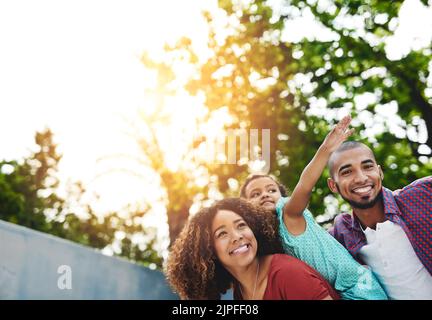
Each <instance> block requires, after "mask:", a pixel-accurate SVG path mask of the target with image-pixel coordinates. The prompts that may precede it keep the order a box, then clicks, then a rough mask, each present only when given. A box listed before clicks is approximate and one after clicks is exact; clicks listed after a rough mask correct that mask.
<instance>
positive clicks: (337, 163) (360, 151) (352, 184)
mask: <svg viewBox="0 0 432 320" xmlns="http://www.w3.org/2000/svg"><path fill="white" fill-rule="evenodd" d="M332 159H333V164H332V171H333V178H329V179H328V181H327V182H328V186H329V188H330V190H331V191H332V192H334V193H339V194H340V195H341V196H342V198H343V199H344V200H345V201H347V202H349V203H350V204H351V206H352V207H353V208H357V209H368V208H371V207H373V206H374V205H375V204H376V203H377V202H378V200H379V199H381V196H382V194H381V189H382V179H383V173H382V170H381V167H380V166H378V165H377V164H376V161H375V157H374V156H373V154H372V151H371V150H369V149H368V148H366V147H357V148H354V149H350V150H345V151H342V152H340V153H337V154H335V155H333V156H332Z"/></svg>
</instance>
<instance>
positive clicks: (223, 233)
mask: <svg viewBox="0 0 432 320" xmlns="http://www.w3.org/2000/svg"><path fill="white" fill-rule="evenodd" d="M225 235H226V232H225V231H222V232H219V233H218V235H217V236H216V238H218V239H219V238H221V237H223V236H225Z"/></svg>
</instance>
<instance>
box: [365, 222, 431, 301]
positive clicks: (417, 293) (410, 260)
mask: <svg viewBox="0 0 432 320" xmlns="http://www.w3.org/2000/svg"><path fill="white" fill-rule="evenodd" d="M363 232H364V234H365V235H366V240H367V244H366V245H364V246H363V247H362V248H361V250H360V257H361V258H362V259H363V261H364V262H365V263H366V264H367V265H368V266H370V267H371V268H372V271H373V272H374V273H375V275H376V276H377V278H378V279H379V281H380V282H381V284H382V285H383V287H384V289H385V290H386V292H387V295H388V297H389V299H397V300H426V299H427V300H429V299H432V276H431V275H430V274H429V272H428V271H427V270H426V268H425V267H424V266H423V264H422V263H421V261H420V260H419V258H418V257H417V255H416V253H415V251H414V249H413V247H412V246H411V243H410V241H409V239H408V237H407V235H406V234H405V232H404V231H403V229H402V227H401V226H399V225H398V224H396V223H393V222H391V221H389V220H387V221H385V222H383V223H377V226H376V230H373V229H370V228H366V230H363Z"/></svg>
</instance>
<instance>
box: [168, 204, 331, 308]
mask: <svg viewBox="0 0 432 320" xmlns="http://www.w3.org/2000/svg"><path fill="white" fill-rule="evenodd" d="M276 223H277V221H276V218H275V216H274V215H273V214H272V213H270V212H268V211H267V210H263V209H261V208H259V207H257V206H254V205H252V204H250V203H248V202H247V201H246V200H242V199H239V198H236V199H225V200H222V201H219V202H217V203H216V204H214V205H213V206H211V207H210V208H205V209H202V210H201V211H200V212H198V213H197V214H196V215H195V216H193V217H192V218H191V219H190V221H189V222H188V224H187V225H186V227H185V228H184V229H183V231H182V233H181V234H180V236H179V238H177V240H176V241H175V242H174V244H173V246H172V248H171V252H170V255H169V258H168V262H167V266H166V275H167V278H168V281H169V283H170V284H171V286H172V287H173V288H174V290H175V291H176V292H177V293H178V294H179V295H180V297H181V298H182V299H220V295H221V293H224V292H225V291H226V290H227V289H228V288H229V287H230V285H231V284H234V298H235V299H242V300H250V299H252V300H261V299H265V300H292V299H301V300H333V299H338V298H339V297H338V295H337V293H336V291H335V290H334V289H333V288H332V287H331V286H330V285H329V284H328V283H327V282H326V281H325V280H324V279H323V278H322V276H321V275H320V274H319V273H318V272H316V271H315V270H313V269H312V268H311V267H310V266H308V265H307V264H305V263H304V262H302V261H300V260H298V259H296V258H294V257H291V256H288V255H286V254H282V253H283V249H282V246H281V243H280V240H279V237H278V233H277V229H275V228H274V226H275V225H276Z"/></svg>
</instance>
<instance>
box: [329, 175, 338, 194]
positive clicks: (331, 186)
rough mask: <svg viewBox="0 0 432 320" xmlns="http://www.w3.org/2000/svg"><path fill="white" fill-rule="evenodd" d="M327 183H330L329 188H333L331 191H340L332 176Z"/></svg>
mask: <svg viewBox="0 0 432 320" xmlns="http://www.w3.org/2000/svg"><path fill="white" fill-rule="evenodd" d="M327 185H328V187H329V189H330V190H331V192H333V193H338V189H337V187H336V182H335V181H334V180H333V179H332V178H328V179H327Z"/></svg>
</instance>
